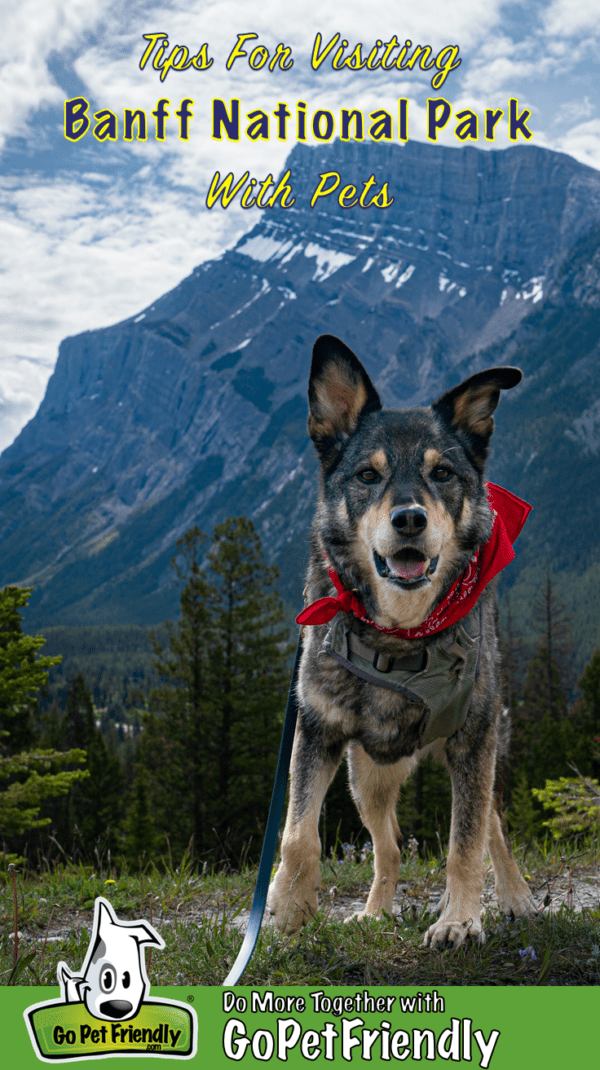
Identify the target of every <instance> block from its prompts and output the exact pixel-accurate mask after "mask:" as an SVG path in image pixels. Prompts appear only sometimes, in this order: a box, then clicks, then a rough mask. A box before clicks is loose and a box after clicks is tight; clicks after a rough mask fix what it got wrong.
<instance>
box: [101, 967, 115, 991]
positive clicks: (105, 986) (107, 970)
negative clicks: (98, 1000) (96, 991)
mask: <svg viewBox="0 0 600 1070" xmlns="http://www.w3.org/2000/svg"><path fill="white" fill-rule="evenodd" d="M116 983H117V974H116V971H115V968H114V966H109V965H105V966H103V967H102V969H101V971H100V988H101V989H102V991H103V992H112V990H113V988H114V987H115V985H116Z"/></svg>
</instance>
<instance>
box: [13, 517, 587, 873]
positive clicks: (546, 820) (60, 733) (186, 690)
mask: <svg viewBox="0 0 600 1070" xmlns="http://www.w3.org/2000/svg"><path fill="white" fill-rule="evenodd" d="M171 564H172V578H173V582H174V583H176V584H177V585H178V590H179V600H180V614H179V618H178V619H177V620H176V621H166V622H165V623H164V625H163V626H162V627H161V628H159V629H154V630H153V631H149V632H148V631H146V630H145V629H143V628H140V627H130V628H126V627H123V628H105V627H98V628H94V627H88V628H59V627H56V628H50V629H48V631H47V633H46V635H45V636H44V637H42V636H28V635H25V634H24V633H23V629H22V619H23V613H22V611H23V610H24V608H25V606H26V605H27V600H28V598H29V595H30V593H31V591H30V589H23V588H18V587H7V588H5V589H4V590H3V591H1V592H0V831H1V833H2V868H4V869H6V867H7V866H9V865H10V864H11V863H17V864H19V863H23V862H25V861H26V862H27V865H28V866H29V867H32V868H36V867H43V866H56V865H58V864H60V863H67V862H75V863H78V862H81V863H83V864H85V865H90V866H92V867H94V866H108V867H109V868H110V867H113V868H114V869H115V870H119V868H120V867H126V868H127V869H128V870H130V871H132V870H149V871H151V870H152V868H153V867H155V866H156V867H160V866H161V865H164V866H171V867H172V866H174V865H178V864H180V862H181V860H182V859H185V860H186V864H189V865H191V866H193V868H194V869H195V870H196V871H197V872H199V873H203V872H206V870H207V869H208V870H209V871H239V870H241V869H243V868H244V867H245V866H247V865H252V864H255V863H256V862H257V861H258V857H259V854H260V849H261V845H262V840H263V835H264V829H265V824H266V818H267V814H268V808H269V802H270V797H271V791H272V786H273V779H274V772H275V766H276V762H277V754H278V749H279V741H280V736H281V728H282V724H283V715H284V710H285V705H286V698H287V691H288V687H289V680H290V675H291V664H292V661H293V653H294V649H295V642H294V638H295V630H293V629H292V628H291V627H290V625H289V623H288V621H289V615H288V614H287V613H286V612H285V610H284V607H283V605H282V602H281V598H280V596H279V594H278V590H277V569H276V567H275V566H272V565H271V566H269V565H267V564H266V562H265V558H264V555H263V551H262V547H261V543H260V539H259V536H258V534H257V532H256V530H255V528H254V526H253V524H252V523H251V521H250V520H248V519H247V518H246V517H244V516H239V517H235V518H231V519H229V520H226V521H224V522H223V523H221V524H219V525H217V526H216V527H215V529H214V532H213V536H212V539H210V540H209V539H207V538H206V537H205V536H204V535H203V533H202V532H201V531H200V530H199V529H198V528H197V527H192V528H191V529H190V530H189V531H187V532H186V534H185V535H184V536H183V537H182V538H181V539H180V540H179V542H178V543H177V547H176V555H175V557H174V558H173V560H172V563H171ZM532 612H533V619H534V620H535V622H536V627H537V635H536V637H535V640H534V642H533V643H531V642H527V641H526V640H525V639H524V638H523V636H522V635H520V634H519V632H518V629H517V628H516V626H515V624H514V620H513V616H512V613H511V606H510V599H509V598H508V597H505V598H504V604H503V621H504V624H503V645H504V651H503V654H504V685H505V695H504V699H505V703H506V705H507V707H509V708H510V710H511V714H512V721H513V734H512V751H511V761H510V773H509V776H508V778H507V781H506V783H505V785H504V806H505V809H506V818H507V825H508V830H509V832H510V834H511V835H512V836H513V837H516V839H517V842H520V843H528V842H531V840H532V839H540V838H543V837H550V836H554V837H556V838H561V837H570V838H572V837H573V836H585V835H587V834H588V833H589V832H591V831H595V830H596V831H597V825H598V813H599V806H598V803H599V798H598V796H599V788H598V777H599V774H600V651H595V652H594V653H593V655H592V657H591V658H590V660H589V662H588V663H587V665H586V666H585V668H584V670H583V672H582V673H581V672H579V673H577V672H576V671H575V669H574V666H575V665H576V664H577V659H576V657H575V654H574V649H573V644H572V642H571V640H570V622H569V619H568V616H567V614H566V611H565V608H564V606H563V605H562V603H561V601H560V599H559V597H558V596H557V592H556V589H555V585H554V582H553V577H552V574H551V572H550V571H549V570H548V571H547V573H546V575H545V577H544V579H543V581H542V583H541V585H540V590H539V592H538V595H537V597H536V600H535V603H534V605H533V607H532ZM42 651H43V652H42ZM450 798H451V792H450V782H449V779H448V777H447V775H446V773H445V772H444V771H443V770H442V769H441V768H440V767H439V766H436V765H434V764H433V763H432V762H431V761H429V760H428V761H426V762H424V763H422V764H421V766H420V767H419V768H418V770H417V772H416V774H415V775H414V776H413V777H412V778H411V780H409V782H408V784H407V785H406V786H405V789H404V790H403V793H402V798H401V801H400V805H399V811H398V816H399V821H400V826H401V829H402V833H403V836H404V842H405V844H406V843H408V842H410V843H411V844H413V845H414V844H418V850H419V852H420V853H421V854H422V855H423V856H424V857H426V856H427V853H428V852H430V853H431V852H433V853H438V854H441V853H443V851H444V850H445V848H446V846H447V842H448V836H449V821H450ZM320 832H321V839H322V847H323V853H324V857H326V858H329V859H332V860H333V859H336V858H340V857H344V853H345V852H346V853H347V852H348V850H349V845H352V847H353V848H356V849H361V848H362V849H363V851H364V850H368V842H367V841H368V833H367V831H366V829H364V828H361V825H360V819H359V817H358V814H357V812H356V809H355V807H354V804H353V802H352V800H351V797H350V793H349V790H348V787H347V782H346V772H345V766H344V763H342V766H341V767H340V769H339V770H338V773H337V775H336V777H335V779H334V782H333V784H332V786H331V788H330V790H329V792H328V795H327V798H326V801H325V804H324V806H323V811H322V815H321V825H320ZM413 849H414V847H413Z"/></svg>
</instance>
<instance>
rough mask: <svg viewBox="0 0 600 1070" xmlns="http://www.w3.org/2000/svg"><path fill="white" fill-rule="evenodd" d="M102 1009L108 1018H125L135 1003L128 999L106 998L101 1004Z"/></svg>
mask: <svg viewBox="0 0 600 1070" xmlns="http://www.w3.org/2000/svg"><path fill="white" fill-rule="evenodd" d="M100 1010H101V1011H102V1013H103V1014H105V1015H106V1016H107V1018H117V1019H118V1018H124V1017H125V1015H126V1014H129V1013H130V1012H131V1011H132V1010H133V1003H128V1001H127V1000H126V999H106V1000H105V1001H104V1003H101V1004H100Z"/></svg>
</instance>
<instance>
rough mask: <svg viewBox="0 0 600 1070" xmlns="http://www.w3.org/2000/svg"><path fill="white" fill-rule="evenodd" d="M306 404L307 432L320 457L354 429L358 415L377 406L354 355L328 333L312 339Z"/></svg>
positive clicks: (373, 389)
mask: <svg viewBox="0 0 600 1070" xmlns="http://www.w3.org/2000/svg"><path fill="white" fill-rule="evenodd" d="M308 406H309V417H308V433H309V435H310V437H311V438H312V440H313V442H314V444H315V447H316V449H317V451H318V453H319V454H320V455H321V457H322V459H325V458H326V456H327V455H328V454H329V453H330V452H331V451H332V450H335V449H336V448H337V447H339V446H340V445H341V444H342V442H343V441H344V440H345V439H346V438H348V436H349V435H351V434H352V433H353V431H355V430H356V427H357V424H358V421H359V418H360V417H361V416H362V415H364V414H365V413H367V412H377V410H378V409H380V408H381V401H380V400H379V394H378V393H377V391H376V389H375V387H374V386H373V384H372V382H371V380H370V379H369V376H368V375H367V373H366V371H365V369H364V368H363V366H362V364H361V363H360V361H359V359H358V357H355V356H354V353H353V352H352V350H351V349H348V346H346V345H344V343H343V342H340V340H339V338H334V336H333V335H332V334H322V335H321V337H320V338H317V341H316V342H315V345H314V348H313V357H312V365H311V369H310V379H309V383H308Z"/></svg>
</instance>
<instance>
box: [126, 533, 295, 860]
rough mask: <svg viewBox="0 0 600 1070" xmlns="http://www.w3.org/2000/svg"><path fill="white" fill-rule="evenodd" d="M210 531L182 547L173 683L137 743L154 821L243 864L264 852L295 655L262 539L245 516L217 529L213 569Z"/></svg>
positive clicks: (162, 690)
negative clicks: (247, 856)
mask: <svg viewBox="0 0 600 1070" xmlns="http://www.w3.org/2000/svg"><path fill="white" fill-rule="evenodd" d="M203 538H204V537H203V536H202V534H201V532H200V531H199V530H198V528H197V527H196V528H192V529H191V530H190V531H188V532H187V534H186V535H185V536H184V538H183V539H181V540H179V542H178V544H177V549H178V558H177V559H175V560H174V563H173V564H174V568H175V570H176V573H177V575H178V576H179V578H183V579H185V580H186V585H185V587H184V590H183V591H182V594H181V617H180V621H179V623H178V625H177V626H173V625H169V626H167V628H166V636H167V644H168V645H167V648H166V650H165V649H164V647H161V645H160V643H159V642H158V640H157V639H156V637H155V639H156V647H155V649H156V653H157V659H158V660H157V662H156V669H157V671H158V673H159V675H160V676H161V677H162V678H163V680H164V681H165V682H164V684H163V685H162V686H161V687H159V688H156V689H155V690H154V692H153V693H152V695H151V700H150V709H149V712H148V714H147V715H146V718H145V726H144V733H143V735H142V743H141V748H140V762H141V763H142V765H143V766H144V768H145V769H146V770H147V772H148V775H149V780H150V794H151V799H152V813H153V817H154V820H155V827H156V828H157V830H159V829H160V830H162V832H163V834H164V835H165V836H166V837H167V838H168V842H169V844H170V846H171V848H172V850H173V852H175V853H177V854H179V855H181V854H182V853H183V851H184V850H185V849H186V848H187V846H188V843H189V841H190V837H192V836H193V842H194V851H195V854H196V856H197V858H198V859H202V860H203V861H204V860H211V861H213V862H225V861H227V862H229V863H234V864H236V863H237V862H238V861H239V859H240V857H241V855H242V852H243V850H244V846H245V845H246V846H247V845H248V843H249V840H250V838H251V837H254V841H255V843H256V849H255V850H254V853H255V854H256V853H257V852H258V850H259V848H260V843H261V840H262V830H263V828H264V823H265V819H266V814H267V812H268V804H269V799H270V794H271V789H272V783H273V775H274V770H275V765H276V760H277V752H278V746H279V736H280V731H281V719H282V714H283V710H284V708H285V697H286V693H287V683H288V672H287V669H286V663H287V659H288V655H289V652H290V651H289V648H288V645H287V629H286V628H284V627H283V610H282V607H281V603H280V600H279V596H278V595H277V592H276V590H275V587H274V584H275V580H276V575H277V573H276V570H275V569H274V568H272V567H268V566H267V565H266V564H265V562H264V558H263V555H262V550H261V546H260V539H259V537H258V535H257V534H256V532H255V530H254V527H253V525H252V523H251V522H250V521H249V520H247V519H246V518H245V517H238V518H236V519H234V520H227V521H225V522H224V523H223V524H220V525H218V526H217V527H216V528H215V531H214V535H213V541H212V545H211V549H210V551H209V554H208V559H207V560H208V570H209V573H210V575H208V574H207V572H205V571H204V570H203V568H202V567H201V565H200V554H201V547H202V542H203Z"/></svg>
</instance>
